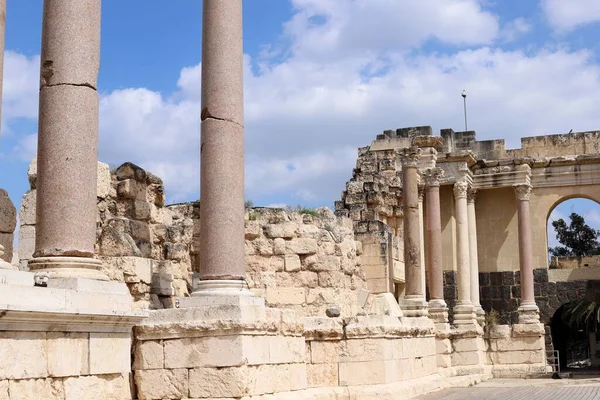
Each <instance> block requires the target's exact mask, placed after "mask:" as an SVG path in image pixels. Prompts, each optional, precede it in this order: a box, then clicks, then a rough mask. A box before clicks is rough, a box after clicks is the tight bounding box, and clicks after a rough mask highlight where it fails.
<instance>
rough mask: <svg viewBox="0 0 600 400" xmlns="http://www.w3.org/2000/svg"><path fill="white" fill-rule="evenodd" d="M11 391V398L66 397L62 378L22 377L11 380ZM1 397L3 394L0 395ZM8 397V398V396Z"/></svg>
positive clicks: (12, 399) (56, 398) (58, 398)
mask: <svg viewBox="0 0 600 400" xmlns="http://www.w3.org/2000/svg"><path fill="white" fill-rule="evenodd" d="M9 392H10V400H31V399H44V400H46V399H47V400H63V399H65V392H64V388H63V382H62V381H61V380H60V379H50V378H48V379H22V380H18V381H10V386H9ZM0 393H1V392H0ZM1 398H2V395H0V399H1ZM6 398H7V399H8V397H6ZM82 399H83V398H82Z"/></svg>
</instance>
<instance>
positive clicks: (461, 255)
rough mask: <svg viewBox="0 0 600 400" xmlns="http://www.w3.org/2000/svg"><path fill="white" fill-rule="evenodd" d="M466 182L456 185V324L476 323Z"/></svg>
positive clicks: (467, 185)
mask: <svg viewBox="0 0 600 400" xmlns="http://www.w3.org/2000/svg"><path fill="white" fill-rule="evenodd" d="M468 187H469V184H468V183H467V182H466V181H459V182H456V183H455V184H454V199H455V206H456V208H455V218H456V247H457V249H456V250H457V251H456V259H457V260H456V262H457V269H458V271H457V278H458V301H457V303H456V306H455V307H454V323H455V324H457V325H461V324H474V323H476V316H475V308H474V307H473V303H471V262H470V256H469V220H468V212H467V189H468Z"/></svg>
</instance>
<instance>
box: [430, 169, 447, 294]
mask: <svg viewBox="0 0 600 400" xmlns="http://www.w3.org/2000/svg"><path fill="white" fill-rule="evenodd" d="M443 173H444V171H443V170H442V169H440V168H435V169H434V170H432V171H431V172H430V173H429V175H427V178H426V179H427V197H426V199H425V201H426V204H427V221H426V222H427V228H426V232H427V242H426V243H427V254H426V255H427V260H426V263H427V269H428V271H429V297H430V298H431V300H442V301H443V300H444V272H443V270H442V219H441V208H440V181H439V178H440V177H441V176H442V175H443Z"/></svg>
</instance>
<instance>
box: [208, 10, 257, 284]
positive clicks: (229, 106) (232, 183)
mask: <svg viewBox="0 0 600 400" xmlns="http://www.w3.org/2000/svg"><path fill="white" fill-rule="evenodd" d="M201 121H202V126H201V147H200V160H201V202H200V214H201V215H200V231H201V238H202V243H201V252H200V266H201V271H200V280H201V282H200V287H199V288H200V289H202V288H203V287H206V286H207V285H208V286H210V287H211V288H214V287H215V285H217V286H219V285H220V287H221V288H222V287H223V285H224V286H225V287H228V288H230V289H234V290H235V287H234V286H236V285H238V286H239V285H242V282H243V280H244V278H245V276H246V272H245V264H244V85H243V46H242V0H227V1H223V0H204V1H203V14H202V114H201ZM203 281H204V282H203ZM238 290H239V287H238Z"/></svg>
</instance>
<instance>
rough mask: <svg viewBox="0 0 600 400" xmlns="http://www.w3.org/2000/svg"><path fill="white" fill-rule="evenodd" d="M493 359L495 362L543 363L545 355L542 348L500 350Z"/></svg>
mask: <svg viewBox="0 0 600 400" xmlns="http://www.w3.org/2000/svg"><path fill="white" fill-rule="evenodd" d="M491 359H492V362H493V363H494V364H541V363H543V362H544V359H545V355H544V352H543V351H541V350H520V351H499V352H494V353H492V354H491Z"/></svg>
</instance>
